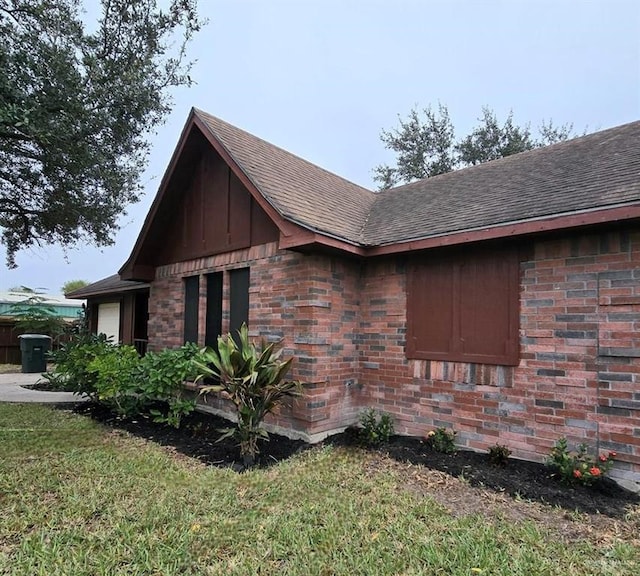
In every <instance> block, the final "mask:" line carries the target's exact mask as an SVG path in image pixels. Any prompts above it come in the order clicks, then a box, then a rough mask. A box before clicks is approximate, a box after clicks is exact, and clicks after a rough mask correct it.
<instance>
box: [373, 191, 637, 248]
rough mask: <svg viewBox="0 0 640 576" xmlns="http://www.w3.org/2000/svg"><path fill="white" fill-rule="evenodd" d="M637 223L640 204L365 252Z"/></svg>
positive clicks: (471, 231) (527, 221) (505, 225)
mask: <svg viewBox="0 0 640 576" xmlns="http://www.w3.org/2000/svg"><path fill="white" fill-rule="evenodd" d="M634 219H640V202H634V203H631V204H625V205H617V206H614V207H607V208H597V209H593V210H584V211H580V212H572V213H565V214H557V215H553V216H547V217H543V218H532V219H527V220H520V221H517V222H505V223H501V224H498V225H495V226H489V227H482V228H475V229H468V230H461V231H457V232H452V233H445V234H439V235H435V236H427V237H423V238H416V239H412V240H407V241H403V242H396V243H392V244H385V245H379V246H372V247H369V248H367V249H365V255H366V256H384V255H389V254H400V253H406V252H414V251H416V250H428V249H431V248H440V247H445V246H456V245H460V244H470V243H473V242H481V241H483V240H496V239H500V238H512V237H518V236H525V235H530V234H539V233H544V232H553V231H559V230H565V229H571V228H580V227H583V226H594V225H597V224H606V223H612V222H619V221H627V220H634Z"/></svg>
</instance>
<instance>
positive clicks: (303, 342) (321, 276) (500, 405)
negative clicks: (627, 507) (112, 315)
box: [149, 228, 640, 481]
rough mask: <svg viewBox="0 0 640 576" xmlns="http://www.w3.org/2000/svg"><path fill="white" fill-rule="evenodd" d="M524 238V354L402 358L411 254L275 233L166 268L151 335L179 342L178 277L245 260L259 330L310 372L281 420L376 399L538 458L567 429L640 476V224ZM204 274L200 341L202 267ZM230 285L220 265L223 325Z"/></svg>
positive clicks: (420, 425)
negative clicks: (313, 245) (324, 251)
mask: <svg viewBox="0 0 640 576" xmlns="http://www.w3.org/2000/svg"><path fill="white" fill-rule="evenodd" d="M525 252H526V254H527V255H526V256H524V257H523V258H522V260H521V285H520V308H521V318H520V344H521V350H520V359H521V360H520V364H519V366H514V367H506V366H490V365H479V364H468V363H459V362H443V361H428V360H407V359H406V357H405V350H404V349H405V339H406V270H407V267H408V266H410V264H411V259H410V258H411V257H406V258H405V257H402V258H399V257H395V258H386V259H376V260H370V261H366V262H361V261H358V260H355V259H346V258H341V257H339V256H328V255H316V254H314V255H309V254H300V253H295V252H290V251H279V250H278V249H277V243H271V244H265V245H262V246H256V247H252V248H249V249H246V250H239V251H236V252H230V253H227V254H222V255H218V256H213V257H210V258H203V259H198V260H193V261H189V262H183V263H179V264H172V265H169V266H164V267H161V268H158V269H157V271H156V279H155V280H154V282H153V283H152V288H151V297H150V309H149V312H150V320H149V338H150V347H151V348H152V349H158V348H160V347H165V346H179V345H180V344H182V330H183V328H182V326H183V306H184V304H183V286H182V280H181V278H182V277H184V276H188V275H193V274H206V273H208V272H214V271H223V272H224V271H228V270H230V269H233V268H237V267H242V266H249V267H250V270H251V273H250V274H251V283H250V300H249V301H250V310H249V325H250V331H251V334H252V335H254V336H264V337H265V338H267V339H268V340H280V339H283V345H284V347H285V353H286V354H287V355H293V356H295V358H296V359H295V361H294V370H293V373H292V376H293V377H295V378H299V379H301V380H302V381H304V382H305V392H306V394H305V397H304V398H303V399H300V400H297V401H296V402H295V403H294V405H293V406H289V407H285V408H284V409H283V410H282V411H281V412H280V413H279V414H276V415H275V417H274V418H273V419H272V420H271V423H272V424H274V425H277V426H282V427H285V428H289V429H291V430H292V431H294V433H295V432H298V433H300V434H301V435H302V436H303V437H306V438H309V439H315V438H319V437H321V436H322V435H323V434H326V433H330V432H333V431H336V430H338V429H340V428H342V427H344V426H346V425H348V424H350V423H352V422H354V421H355V420H356V419H357V414H358V413H359V411H360V410H361V409H362V408H364V407H368V406H373V407H375V408H377V409H379V410H384V411H387V412H390V413H392V414H393V415H394V417H395V419H396V429H397V431H398V432H400V433H402V434H416V435H424V434H426V432H427V431H428V430H430V429H431V428H433V427H436V426H446V427H450V428H453V429H455V430H456V431H457V432H458V436H457V441H458V443H459V444H460V445H461V446H464V447H467V448H470V449H482V450H484V449H486V448H488V447H490V446H492V445H494V444H495V443H496V442H499V443H501V444H506V445H508V446H509V447H510V448H511V449H512V450H513V452H514V455H515V456H517V457H521V458H526V459H530V460H538V461H540V460H543V459H544V458H545V456H546V455H547V454H548V452H549V449H550V448H551V446H552V445H553V444H554V443H555V441H556V440H557V439H558V438H559V437H560V436H565V435H566V436H567V437H568V438H569V440H570V442H572V443H579V442H587V443H588V444H589V445H591V446H594V447H595V446H598V447H599V448H600V449H601V450H615V451H616V452H618V454H619V456H618V461H617V464H616V469H615V471H614V474H615V475H617V476H619V477H626V478H629V479H635V480H636V481H638V480H640V336H638V334H639V333H640V332H639V329H640V232H639V231H638V230H637V229H633V228H626V229H622V230H618V231H609V232H592V233H588V234H585V233H581V234H574V235H567V236H566V237H563V238H556V239H540V240H535V241H534V240H531V241H529V242H528V243H527V246H526V251H525ZM413 257H415V256H413ZM201 282H202V284H201V301H200V340H201V342H204V325H205V322H204V313H205V312H204V311H205V309H206V302H205V290H204V276H203V277H202V280H201ZM228 296H229V283H228V275H227V274H225V275H224V295H223V299H224V303H223V310H224V311H225V316H224V320H223V332H224V331H226V330H227V329H228ZM424 321H425V322H428V318H425V319H424ZM210 403H211V404H212V405H213V406H214V407H217V408H220V409H224V408H225V407H224V406H223V405H221V404H218V403H217V402H216V401H215V400H210Z"/></svg>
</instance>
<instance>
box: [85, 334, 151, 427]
mask: <svg viewBox="0 0 640 576" xmlns="http://www.w3.org/2000/svg"><path fill="white" fill-rule="evenodd" d="M139 364H140V357H139V356H138V352H137V350H136V349H135V348H134V347H133V346H127V345H121V346H110V347H108V348H106V349H104V350H103V351H102V353H101V354H99V355H96V357H95V358H93V360H91V362H89V365H88V366H87V372H89V373H90V374H93V375H95V384H94V386H95V390H96V393H97V399H98V401H99V402H101V403H103V404H106V405H108V406H110V407H112V408H113V409H115V411H116V412H118V413H119V414H121V415H123V416H131V415H133V414H137V413H138V412H140V410H141V406H142V405H143V404H144V398H141V397H140V396H139V394H138V386H137V384H138V383H137V381H136V372H137V369H138V367H139Z"/></svg>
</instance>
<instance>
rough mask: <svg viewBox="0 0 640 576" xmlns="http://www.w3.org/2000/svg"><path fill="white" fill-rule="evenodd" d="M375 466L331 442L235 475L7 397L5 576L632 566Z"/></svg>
mask: <svg viewBox="0 0 640 576" xmlns="http://www.w3.org/2000/svg"><path fill="white" fill-rule="evenodd" d="M371 458H375V457H374V456H371V455H367V454H364V453H359V452H356V451H347V450H342V449H337V448H335V449H332V448H322V449H316V450H313V451H310V452H307V453H304V454H301V455H299V456H297V457H295V458H292V459H291V460H289V461H287V462H283V463H281V464H280V465H278V466H275V467H273V468H271V469H269V470H256V471H252V472H248V473H245V474H236V473H234V472H232V471H230V470H221V469H215V468H205V467H203V466H201V465H199V464H196V463H195V462H194V461H192V460H190V459H188V458H176V457H174V456H172V455H171V454H170V453H169V452H167V451H166V450H164V449H162V448H160V447H157V446H155V445H153V444H150V443H146V442H143V441H140V440H138V439H135V438H130V437H128V436H123V435H121V434H119V433H114V432H111V431H109V430H105V429H103V428H101V427H100V426H98V425H96V424H94V423H93V422H91V421H90V420H88V419H85V418H82V417H79V416H75V415H71V414H67V413H63V412H57V411H54V410H51V409H49V408H46V407H43V406H37V405H28V406H27V405H10V404H0V574H11V575H13V574H15V575H18V574H24V575H29V576H33V575H39V574H42V575H47V576H53V575H65V576H66V575H70V576H71V575H73V576H81V575H110V576H111V575H119V574H132V575H133V574H135V575H143V574H144V575H153V574H157V575H173V574H176V575H177V574H180V575H183V574H194V575H195V574H205V575H207V574H220V575H223V574H224V575H226V574H247V575H253V574H292V575H294V574H299V575H305V576H306V575H314V574H318V575H320V574H322V575H332V574H344V575H357V574H362V575H370V574H403V575H417V574H455V575H471V574H487V575H488V574H491V575H505V576H506V575H518V574H522V575H527V576H530V575H538V574H543V575H547V574H549V575H553V574H558V575H560V574H562V575H567V574H576V575H578V574H579V575H587V574H611V575H614V574H615V575H625V574H629V575H631V574H634V575H635V574H637V573H638V566H639V565H640V551H639V549H638V547H637V546H636V545H635V544H634V542H632V541H631V542H629V541H625V540H624V539H616V540H612V541H610V542H608V543H607V544H603V545H600V546H595V545H594V544H593V543H592V542H586V541H584V542H578V543H575V542H574V543H568V542H563V541H562V539H561V538H559V537H558V535H557V534H555V533H552V532H548V531H547V530H546V529H545V527H544V526H542V525H537V524H534V523H531V522H523V523H520V524H518V523H515V524H514V523H513V522H507V521H504V520H501V519H499V518H495V519H493V520H491V521H488V520H487V519H486V518H483V517H482V516H481V515H471V516H464V517H461V518H454V517H453V516H452V515H451V514H450V513H449V512H447V511H446V510H445V509H444V508H443V507H442V506H440V505H438V504H437V503H436V502H435V501H433V500H432V499H430V498H428V497H427V498H425V497H424V496H420V495H418V494H415V493H413V492H411V491H409V490H407V489H406V487H405V485H406V479H404V478H403V477H402V474H401V468H396V469H394V468H393V467H383V466H381V467H378V468H375V467H373V466H368V465H367V462H369V461H370V460H371ZM474 569H476V570H474ZM478 570H480V571H481V572H478Z"/></svg>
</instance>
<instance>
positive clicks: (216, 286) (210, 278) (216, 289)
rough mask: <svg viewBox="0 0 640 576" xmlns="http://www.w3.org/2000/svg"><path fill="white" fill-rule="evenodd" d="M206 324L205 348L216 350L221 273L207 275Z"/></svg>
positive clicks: (220, 321)
mask: <svg viewBox="0 0 640 576" xmlns="http://www.w3.org/2000/svg"><path fill="white" fill-rule="evenodd" d="M206 278H207V320H206V322H207V324H206V331H205V337H204V344H205V346H210V347H212V348H216V349H217V346H218V336H220V334H222V272H214V273H212V274H207V276H206Z"/></svg>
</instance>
